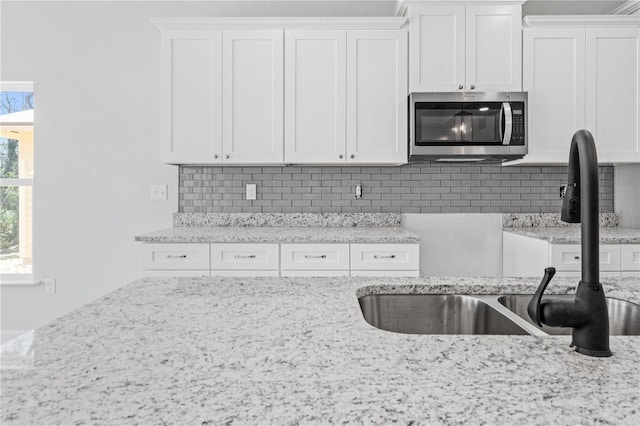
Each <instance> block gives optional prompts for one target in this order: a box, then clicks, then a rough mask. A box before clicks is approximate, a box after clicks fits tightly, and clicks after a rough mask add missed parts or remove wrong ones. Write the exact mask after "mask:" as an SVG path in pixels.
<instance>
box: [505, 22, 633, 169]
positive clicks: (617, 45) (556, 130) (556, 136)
mask: <svg viewBox="0 0 640 426" xmlns="http://www.w3.org/2000/svg"><path fill="white" fill-rule="evenodd" d="M525 25H526V28H525V29H524V43H523V44H524V49H523V64H524V65H523V66H524V68H523V89H524V90H525V91H526V92H529V114H528V117H529V126H528V132H529V133H528V141H529V154H528V155H527V156H525V158H524V159H523V160H519V161H518V163H529V164H552V163H556V164H565V163H567V162H568V160H569V147H570V144H571V138H572V136H573V134H574V133H575V132H576V131H578V130H580V129H585V128H586V129H588V130H589V131H591V133H592V134H593V136H594V139H595V142H596V148H597V151H598V162H599V163H637V162H640V147H639V145H638V143H639V142H638V134H639V132H638V123H639V122H640V110H639V102H640V98H639V93H638V89H639V88H638V85H639V78H640V74H639V65H640V62H639V60H640V29H639V28H638V25H637V19H636V22H635V23H634V21H633V18H630V17H625V16H606V17H561V16H557V17H556V16H545V17H527V18H526V19H525ZM631 25H634V27H631Z"/></svg>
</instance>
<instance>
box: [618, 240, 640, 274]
mask: <svg viewBox="0 0 640 426" xmlns="http://www.w3.org/2000/svg"><path fill="white" fill-rule="evenodd" d="M621 248H622V251H621V255H622V270H623V271H640V244H623V245H622V247H621Z"/></svg>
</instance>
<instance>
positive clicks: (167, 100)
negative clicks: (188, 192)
mask: <svg viewBox="0 0 640 426" xmlns="http://www.w3.org/2000/svg"><path fill="white" fill-rule="evenodd" d="M162 50H163V52H162V58H163V59H162V60H163V64H162V95H161V96H162V161H164V162H166V163H172V164H212V163H219V162H220V159H221V150H222V130H221V129H222V67H221V64H222V54H221V52H222V32H221V31H181V32H179V33H178V34H177V33H172V32H166V33H163V35H162Z"/></svg>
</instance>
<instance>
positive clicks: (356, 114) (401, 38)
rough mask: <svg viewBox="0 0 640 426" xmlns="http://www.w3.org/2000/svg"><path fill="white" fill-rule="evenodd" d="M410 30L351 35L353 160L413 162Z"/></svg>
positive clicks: (350, 134)
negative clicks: (409, 141) (410, 157)
mask: <svg viewBox="0 0 640 426" xmlns="http://www.w3.org/2000/svg"><path fill="white" fill-rule="evenodd" d="M407 90H408V87H407V32H406V31H402V30H397V31H349V32H348V33H347V162H348V163H396V164H401V163H405V162H406V161H407V148H408V146H407V128H406V124H407Z"/></svg>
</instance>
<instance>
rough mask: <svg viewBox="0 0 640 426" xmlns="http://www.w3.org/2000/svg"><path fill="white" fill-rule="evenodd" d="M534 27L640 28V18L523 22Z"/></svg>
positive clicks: (586, 17)
mask: <svg viewBox="0 0 640 426" xmlns="http://www.w3.org/2000/svg"><path fill="white" fill-rule="evenodd" d="M522 26H523V27H524V28H533V27H563V28H566V27H600V28H602V27H640V16H631V15H548V16H547V15H530V16H525V18H524V19H523V20H522Z"/></svg>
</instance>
